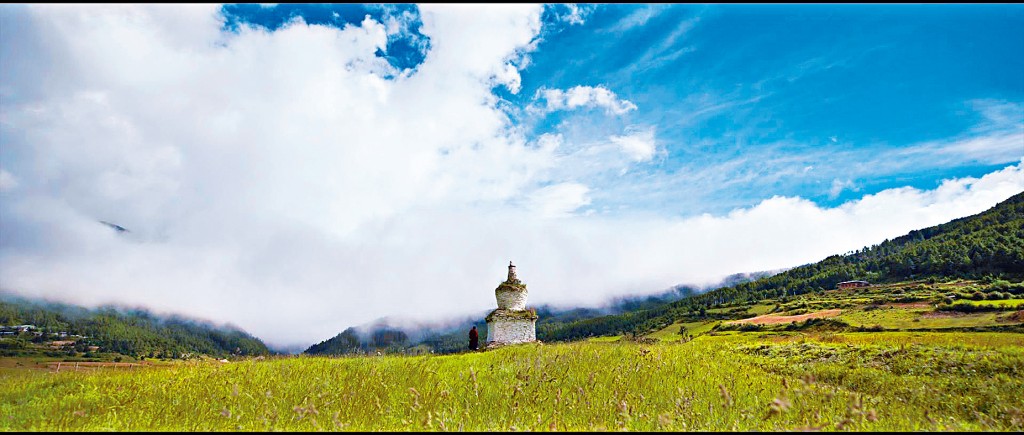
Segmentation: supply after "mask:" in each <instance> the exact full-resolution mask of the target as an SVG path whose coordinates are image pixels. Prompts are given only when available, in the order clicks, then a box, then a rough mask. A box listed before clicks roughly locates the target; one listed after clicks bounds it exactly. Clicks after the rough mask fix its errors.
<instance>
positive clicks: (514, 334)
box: [485, 261, 537, 347]
mask: <svg viewBox="0 0 1024 435" xmlns="http://www.w3.org/2000/svg"><path fill="white" fill-rule="evenodd" d="M526 295H527V291H526V284H523V283H522V282H521V281H519V279H518V278H516V267H515V266H513V265H512V262H511V261H510V262H508V279H506V280H505V282H503V283H501V284H499V285H498V288H496V289H494V296H495V298H497V300H498V309H496V310H494V311H491V314H488V315H487V318H486V320H487V341H486V342H485V343H486V346H487V347H494V346H500V345H503V344H514V343H527V342H531V341H537V312H536V311H535V310H533V309H527V308H526Z"/></svg>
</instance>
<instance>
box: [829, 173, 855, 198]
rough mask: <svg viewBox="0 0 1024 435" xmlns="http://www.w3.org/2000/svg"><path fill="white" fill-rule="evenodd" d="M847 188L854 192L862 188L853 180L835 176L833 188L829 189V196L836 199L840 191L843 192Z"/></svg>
mask: <svg viewBox="0 0 1024 435" xmlns="http://www.w3.org/2000/svg"><path fill="white" fill-rule="evenodd" d="M847 189H851V190H853V191H854V192H857V191H859V190H860V188H858V187H857V184H856V183H854V182H853V180H849V179H847V180H840V179H838V178H835V179H833V180H832V188H831V189H829V191H828V197H829V199H836V198H838V197H839V194H840V193H843V191H844V190H847Z"/></svg>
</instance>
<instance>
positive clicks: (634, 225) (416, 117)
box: [0, 5, 1024, 346]
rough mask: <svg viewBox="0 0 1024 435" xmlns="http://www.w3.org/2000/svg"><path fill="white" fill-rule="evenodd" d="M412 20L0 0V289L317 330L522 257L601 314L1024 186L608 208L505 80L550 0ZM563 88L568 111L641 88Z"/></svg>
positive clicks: (958, 212)
mask: <svg viewBox="0 0 1024 435" xmlns="http://www.w3.org/2000/svg"><path fill="white" fill-rule="evenodd" d="M420 12H421V17H422V20H423V26H422V27H421V29H420V32H421V33H422V34H423V35H426V36H427V37H429V38H430V50H429V51H428V52H427V53H426V57H425V59H424V61H423V63H422V64H420V65H419V66H417V68H416V70H415V71H410V72H404V73H403V72H400V71H395V70H394V69H393V67H392V66H391V65H390V64H389V63H388V62H387V61H386V60H385V59H383V58H382V57H379V56H378V55H377V54H376V53H377V52H378V51H379V50H386V45H387V38H388V35H389V33H394V32H398V31H401V26H393V25H388V24H384V23H380V22H377V21H374V20H372V19H366V20H364V21H363V22H362V23H360V24H359V25H349V26H347V27H345V28H344V29H338V28H332V27H325V26H311V25H307V24H305V23H303V22H302V21H301V20H299V21H296V22H293V23H291V24H290V25H289V26H287V27H284V28H282V29H279V30H277V31H274V32H267V31H265V30H260V29H255V28H241V29H240V30H239V31H238V33H230V32H223V31H221V29H220V26H221V22H220V21H219V18H218V14H217V9H216V7H215V6H211V5H196V6H187V7H181V6H166V5H165V6H136V5H102V6H90V7H78V6H12V7H5V8H4V9H2V10H0V19H2V22H0V24H2V26H0V27H2V28H5V29H9V31H5V32H4V34H3V38H2V42H0V43H2V50H3V51H2V53H0V54H2V56H0V59H2V62H3V68H0V71H2V73H0V74H3V75H2V76H0V97H2V99H3V106H2V112H0V145H2V146H0V229H2V231H0V288H3V289H5V290H10V291H13V292H16V293H19V294H21V295H25V296H34V297H45V298H52V299H60V300H63V301H67V302H72V303H78V304H83V305H87V306H95V305H99V304H105V303H121V304H127V305H143V306H147V307H150V308H151V309H154V310H155V311H158V312H161V311H162V312H176V313H185V314H189V315H193V316H198V317H202V318H207V319H212V320H215V321H222V322H231V323H233V324H235V325H238V326H240V327H242V328H244V329H246V330H247V331H249V332H251V333H253V334H255V335H256V336H258V337H260V338H262V339H264V340H265V341H267V342H268V344H271V345H276V346H294V345H302V344H305V345H308V344H312V343H315V342H318V341H321V340H323V339H326V338H328V337H331V336H333V335H334V334H337V333H338V332H340V331H342V330H343V329H345V328H346V327H348V326H352V325H358V324H362V323H366V322H369V321H372V320H374V319H377V318H379V317H383V316H396V317H407V318H413V319H434V318H438V317H443V316H448V315H453V316H454V315H467V314H472V313H476V312H479V311H481V310H486V309H488V308H489V307H492V306H493V305H494V293H493V289H494V287H495V286H496V285H497V284H498V282H499V281H501V280H502V279H503V277H504V273H505V266H506V265H507V262H508V261H509V260H512V261H514V262H515V263H516V264H517V265H518V266H519V271H520V275H521V278H522V279H523V280H524V281H525V282H526V283H527V284H528V285H529V288H530V290H531V295H530V299H531V301H530V302H531V303H537V304H540V303H550V304H563V305H568V304H598V303H601V302H603V301H605V300H606V299H607V298H608V297H610V296H615V295H621V294H624V293H643V292H651V293H653V292H657V291H660V290H663V289H665V288H667V287H670V286H672V285H675V284H679V283H705V282H714V281H716V280H718V279H720V278H722V277H723V276H725V275H728V274H731V273H735V272H743V271H755V270H768V269H777V268H782V267H790V266H794V265H798V264H802V263H807V262H811V261H816V260H818V259H820V258H823V257H825V256H827V255H830V254H834V253H837V252H844V251H847V250H852V249H857V248H860V247H862V246H863V245H864V244H868V243H877V242H880V241H882V240H883V239H885V238H892V237H896V236H899V235H902V234H904V233H906V232H907V231H909V230H911V229H916V228H920V227H924V226H929V225H934V224H938V223H942V222H945V221H948V220H950V219H953V218H956V217H961V216H965V215H969V214H972V213H977V212H980V211H983V210H984V209H986V208H988V207H991V206H992V205H994V204H995V203H997V202H998V201H1001V200H1003V199H1005V198H1007V197H1009V196H1011V195H1013V194H1015V193H1017V192H1019V191H1021V190H1022V189H1024V171H1022V166H1024V162H1022V163H1019V164H1015V165H1014V166H1010V167H1007V168H1005V169H1003V170H1000V171H997V172H993V173H991V174H988V175H986V176H984V177H981V178H977V179H975V178H964V179H956V180H948V181H946V182H944V183H943V184H942V185H941V186H939V187H937V188H936V189H933V190H916V189H911V188H904V189H891V190H886V191H883V192H879V193H877V194H873V195H867V196H864V197H863V198H861V199H859V200H857V201H852V202H848V203H846V204H843V205H842V206H840V207H836V208H821V207H819V206H817V205H815V204H814V203H812V202H810V201H807V200H804V199H801V198H796V197H774V198H770V199H767V200H764V201H762V202H760V203H759V204H757V205H756V206H753V207H750V208H744V209H737V210H735V211H733V212H731V213H729V214H727V215H723V216H711V215H702V216H697V217H692V218H680V217H674V216H672V215H665V214H655V213H653V212H644V211H632V212H627V211H623V212H620V213H597V212H595V211H594V210H593V209H592V208H589V207H590V204H591V197H592V195H594V194H595V191H594V189H593V188H592V186H590V185H589V184H588V180H587V179H586V178H585V176H583V175H585V174H586V173H587V171H586V170H580V169H579V167H578V166H577V165H588V164H592V165H594V166H595V167H602V166H603V165H606V164H607V162H604V161H601V160H600V159H602V158H605V157H602V156H604V154H602V153H594V154H586V153H578V152H574V153H571V154H567V153H568V152H567V151H565V149H564V148H565V144H563V143H562V141H561V139H560V138H557V137H552V136H550V135H544V136H541V137H538V138H531V137H527V136H526V135H525V134H524V133H523V132H522V131H521V129H520V128H519V127H518V126H517V125H514V124H513V123H512V122H511V121H510V118H509V116H508V115H507V114H506V113H505V111H504V110H503V109H502V105H501V101H500V100H499V98H498V97H497V96H496V95H495V92H494V89H495V88H496V87H505V88H507V89H508V90H509V91H511V92H517V90H518V88H519V86H520V80H521V79H520V76H519V68H520V66H519V65H522V63H523V59H524V58H525V56H527V55H528V53H529V51H530V50H532V49H533V48H532V47H533V46H534V42H535V38H536V37H537V35H538V34H539V32H540V26H541V22H540V16H541V13H542V10H541V8H540V7H539V6H529V5H502V6H497V5H491V6H477V7H463V6H442V5H430V6H423V7H421V11H420ZM467 32H468V33H467ZM467 34H469V35H473V37H471V38H470V37H466V35H467ZM385 77H394V78H393V79H387V78H385ZM572 89H576V90H575V91H573V90H572ZM572 89H570V91H567V92H566V93H563V94H560V96H559V97H558V98H559V100H558V101H560V102H561V103H560V104H562V105H564V107H565V108H570V107H582V106H586V105H592V106H596V107H603V108H605V109H606V110H611V111H612V112H613V113H614V112H616V111H617V110H621V111H628V110H630V109H629V106H628V105H626V104H627V103H628V104H629V105H631V104H632V103H629V102H628V101H623V100H619V99H617V97H615V96H614V94H611V93H610V91H608V94H606V93H604V92H601V90H600V88H582V87H577V88H572ZM581 89H582V91H581ZM584 91H585V92H584ZM606 91H607V90H606ZM563 100H564V101H563ZM559 107H561V106H559ZM634 107H635V106H634ZM610 141H611V144H613V145H615V147H616V149H618V150H619V153H618V154H617V155H616V156H615V157H614V158H615V159H618V160H616V162H618V161H619V160H621V159H622V155H623V154H624V155H626V156H627V157H628V158H629V161H630V162H633V163H642V162H646V161H649V160H650V159H652V158H653V156H654V155H655V154H656V153H657V148H656V147H655V138H654V133H653V130H644V131H642V132H639V133H637V132H635V131H634V132H623V134H622V135H616V136H613V137H612V139H610ZM570 148H571V147H570ZM609 158H611V157H609ZM588 159H589V160H588ZM566 162H572V163H573V166H574V167H572V168H569V167H566V166H567V165H566V164H565V163H566ZM619 163H621V162H619ZM619 163H616V164H619ZM581 174H583V175H581ZM680 212H683V210H680ZM99 221H106V222H111V223H114V224H117V225H120V226H123V227H125V228H127V229H128V230H130V231H129V232H127V233H118V232H116V231H112V230H111V229H110V227H108V226H106V225H103V224H101V223H99Z"/></svg>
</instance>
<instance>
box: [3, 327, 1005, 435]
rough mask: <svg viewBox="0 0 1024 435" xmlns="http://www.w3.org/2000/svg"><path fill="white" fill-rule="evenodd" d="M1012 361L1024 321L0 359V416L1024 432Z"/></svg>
mask: <svg viewBox="0 0 1024 435" xmlns="http://www.w3.org/2000/svg"><path fill="white" fill-rule="evenodd" d="M677 329H678V328H677ZM1022 370H1024V334H1018V333H1006V332H827V331H825V332H747V333H741V332H736V331H729V332H716V331H707V332H705V333H703V334H701V335H698V336H696V338H694V339H693V340H690V341H687V342H680V341H676V342H671V341H656V342H655V343H653V344H639V343H635V342H628V341H621V340H620V341H617V342H574V343H560V344H527V345H518V346H509V347H504V348H499V349H496V350H491V351H486V352H475V353H463V354H455V355H443V356H442V355H427V356H394V355H385V356H379V357H377V356H370V357H366V356H363V357H334V358H331V357H275V358H268V359H262V360H257V359H251V360H245V361H238V362H231V363H220V362H216V361H201V362H200V361H192V362H180V363H175V364H169V365H163V366H159V367H151V368H137V369H123V368H116V369H115V368H107V369H98V370H94V371H88V372H85V371H78V372H76V371H69V370H64V371H61V372H59V373H55V372H53V371H44V370H30V369H19V368H0V416H2V417H0V430H5V431H21V430H27V431H43V430H53V431H124V430H133V431H134V430H153V431H170V430H176V431H200V430H216V431H222V430H260V431H264V430H268V431H269V430H289V431H291V430H332V431H333V430H368V431H385V430H404V431H408V430H428V431H442V430H444V431H455V430H474V431H478V430H479V431H483V430H502V431H504V430H515V431H519V430H652V431H661V430H701V431H703V430H716V431H724V430H729V431H736V430H759V431H762V430H772V431H781V430H854V431H886V430H893V431H922V430H929V431H931V430H937V431H954V430H956V431H959V430H985V431H1017V430H1021V429H1024V395H1021V394H1020V392H1021V391H1024V377H1021V376H1020V375H1019V373H1021V372H1022Z"/></svg>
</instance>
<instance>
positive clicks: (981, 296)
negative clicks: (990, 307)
mask: <svg viewBox="0 0 1024 435" xmlns="http://www.w3.org/2000/svg"><path fill="white" fill-rule="evenodd" d="M971 299H973V300H976V301H981V300H985V294H984V293H982V292H977V291H976V292H974V293H971Z"/></svg>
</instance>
